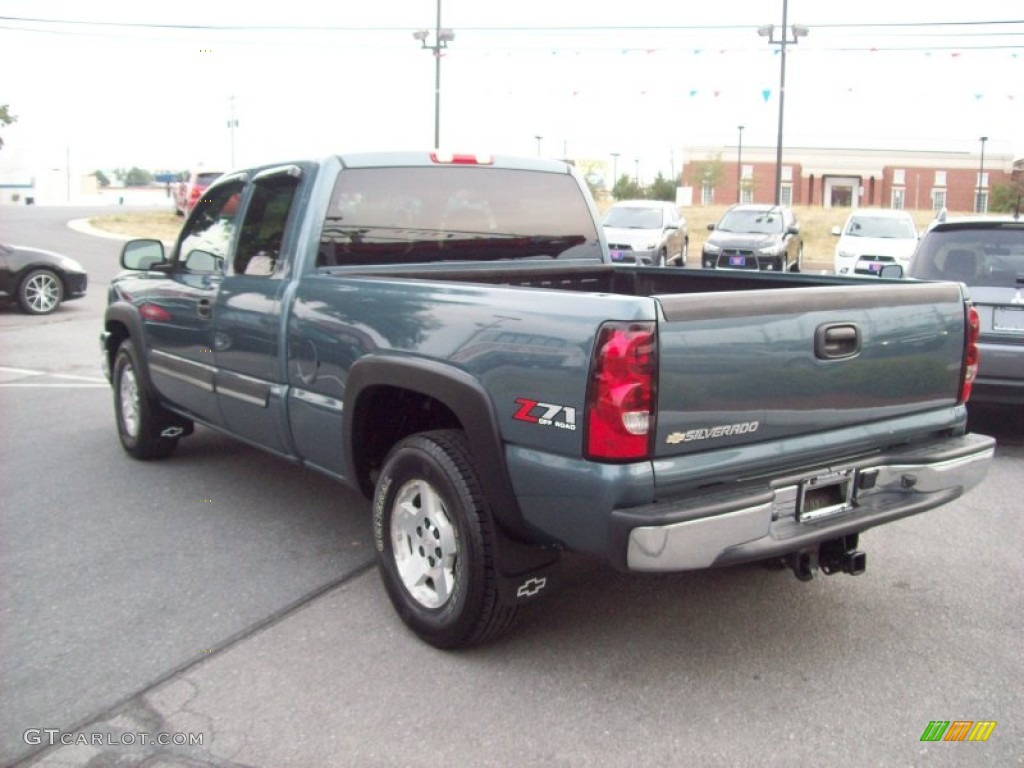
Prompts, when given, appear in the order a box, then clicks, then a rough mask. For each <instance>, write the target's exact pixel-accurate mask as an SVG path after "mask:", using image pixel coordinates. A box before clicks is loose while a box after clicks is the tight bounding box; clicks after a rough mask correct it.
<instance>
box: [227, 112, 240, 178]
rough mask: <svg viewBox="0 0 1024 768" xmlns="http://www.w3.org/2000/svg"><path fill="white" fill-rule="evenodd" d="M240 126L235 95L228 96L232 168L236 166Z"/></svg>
mask: <svg viewBox="0 0 1024 768" xmlns="http://www.w3.org/2000/svg"><path fill="white" fill-rule="evenodd" d="M237 127H238V120H236V119H235V96H234V94H232V95H231V96H228V131H230V133H231V168H232V169H233V168H234V167H235V128H237Z"/></svg>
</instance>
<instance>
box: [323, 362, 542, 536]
mask: <svg viewBox="0 0 1024 768" xmlns="http://www.w3.org/2000/svg"><path fill="white" fill-rule="evenodd" d="M377 414H384V415H383V416H382V417H380V418H379V419H375V416H376V415H377ZM382 422H383V423H382ZM342 424H343V427H342V428H343V435H345V441H346V448H347V450H346V451H345V461H346V464H347V466H346V468H345V474H346V475H347V476H348V477H350V478H352V479H353V482H354V483H355V484H356V486H357V487H358V488H359V489H360V490H361V491H362V492H363V493H364V494H365V495H366V496H367V497H371V496H372V494H373V485H374V471H375V469H377V468H379V467H380V466H381V465H382V464H383V462H384V459H385V457H386V456H387V453H388V451H390V449H391V447H392V446H393V445H394V444H395V443H397V442H398V441H399V440H401V439H402V438H404V437H406V436H408V435H411V434H415V433H417V432H423V431H427V430H431V429H462V430H463V431H464V432H465V434H466V439H467V441H468V442H469V446H470V449H471V450H472V452H473V456H474V459H475V463H476V468H477V474H478V475H479V479H480V483H481V485H482V486H483V492H484V496H485V498H486V499H487V500H488V504H489V506H490V509H491V512H492V514H493V515H494V517H495V520H496V522H498V523H499V524H500V525H501V527H502V528H503V529H504V530H505V531H506V532H508V533H510V534H511V535H513V536H516V537H517V538H526V539H529V538H531V537H530V535H529V532H528V530H527V528H528V526H527V525H526V524H525V522H524V521H523V518H522V514H521V512H520V510H519V505H518V503H517V501H516V497H515V494H514V492H513V490H512V483H511V481H510V479H509V477H508V473H507V469H506V463H505V455H504V447H503V443H502V439H501V434H500V430H499V428H498V421H497V417H496V415H495V412H494V408H493V406H492V404H491V399H490V396H489V395H488V393H487V392H486V390H484V388H483V386H482V385H481V384H480V382H479V381H478V380H477V379H475V378H474V377H473V376H471V375H470V374H468V373H466V372H465V371H463V370H461V369H458V368H454V367H452V366H449V365H447V364H445V363H443V362H437V361H432V360H422V359H408V358H396V357H385V356H367V357H364V358H362V359H361V360H359V361H357V362H356V363H355V365H353V366H352V368H351V369H350V371H349V375H348V380H347V382H346V386H345V402H344V407H343V409H342Z"/></svg>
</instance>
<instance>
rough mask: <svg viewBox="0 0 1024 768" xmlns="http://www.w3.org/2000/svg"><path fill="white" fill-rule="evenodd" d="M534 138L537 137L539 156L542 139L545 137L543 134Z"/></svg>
mask: <svg viewBox="0 0 1024 768" xmlns="http://www.w3.org/2000/svg"><path fill="white" fill-rule="evenodd" d="M533 138H535V139H536V140H537V157H540V143H541V141H543V139H544V137H543V136H534V137H533Z"/></svg>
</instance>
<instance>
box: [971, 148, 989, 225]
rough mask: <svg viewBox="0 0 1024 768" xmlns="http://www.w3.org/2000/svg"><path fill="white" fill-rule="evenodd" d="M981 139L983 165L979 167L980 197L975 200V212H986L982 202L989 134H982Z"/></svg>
mask: <svg viewBox="0 0 1024 768" xmlns="http://www.w3.org/2000/svg"><path fill="white" fill-rule="evenodd" d="M979 141H980V142H981V165H980V166H979V167H978V197H977V198H976V199H975V201H974V212H975V213H984V212H985V209H984V207H983V206H982V204H981V194H982V188H983V187H984V184H985V142H986V141H988V136H982V137H981V138H980V139H979Z"/></svg>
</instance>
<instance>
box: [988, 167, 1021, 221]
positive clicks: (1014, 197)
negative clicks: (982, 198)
mask: <svg viewBox="0 0 1024 768" xmlns="http://www.w3.org/2000/svg"><path fill="white" fill-rule="evenodd" d="M1018 206H1021V207H1024V173H1020V174H1016V173H1015V174H1014V176H1013V178H1012V179H1011V180H1010V183H1009V184H996V185H995V186H993V187H992V197H991V199H989V201H988V209H989V210H990V211H991V212H993V213H1012V212H1013V211H1015V210H1018ZM1022 213H1024V211H1022Z"/></svg>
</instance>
